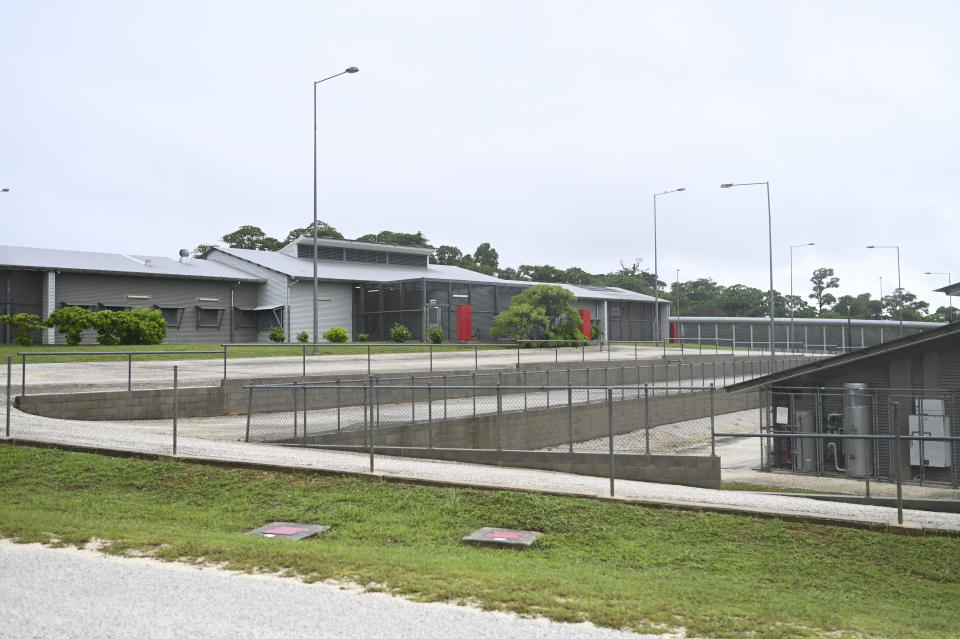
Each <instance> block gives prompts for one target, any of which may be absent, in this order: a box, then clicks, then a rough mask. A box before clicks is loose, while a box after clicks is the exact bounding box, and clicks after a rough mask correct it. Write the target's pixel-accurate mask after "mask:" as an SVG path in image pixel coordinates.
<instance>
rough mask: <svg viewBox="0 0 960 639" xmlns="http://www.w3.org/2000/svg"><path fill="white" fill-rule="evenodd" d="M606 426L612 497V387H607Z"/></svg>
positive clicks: (611, 494)
mask: <svg viewBox="0 0 960 639" xmlns="http://www.w3.org/2000/svg"><path fill="white" fill-rule="evenodd" d="M607 426H608V429H609V431H610V432H609V439H610V496H611V497H613V477H614V470H615V469H614V463H613V389H612V388H607Z"/></svg>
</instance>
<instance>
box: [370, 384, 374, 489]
mask: <svg viewBox="0 0 960 639" xmlns="http://www.w3.org/2000/svg"><path fill="white" fill-rule="evenodd" d="M373 438H374V434H373V377H371V378H370V440H369V441H370V472H371V473H372V472H373Z"/></svg>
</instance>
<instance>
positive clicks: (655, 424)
mask: <svg viewBox="0 0 960 639" xmlns="http://www.w3.org/2000/svg"><path fill="white" fill-rule="evenodd" d="M573 372H574V373H579V375H577V377H579V378H581V379H582V378H583V377H585V376H586V374H587V372H588V371H587V370H586V369H584V370H581V371H573ZM593 372H594V374H596V373H597V372H602V373H603V374H604V376H606V377H607V378H608V380H609V381H611V382H613V381H614V380H612V379H610V378H611V377H613V374H614V372H616V373H619V374H622V375H624V377H625V381H627V382H629V381H630V380H629V379H626V378H628V377H629V376H628V375H627V369H625V368H623V369H619V370H615V371H614V370H611V369H601V371H593ZM636 372H637V371H636V369H634V370H633V371H632V373H636ZM518 376H519V377H521V378H522V377H526V378H527V379H526V381H527V383H526V384H523V385H514V384H510V383H500V380H502V379H503V377H514V378H516V377H518ZM454 377H456V378H458V380H462V378H463V377H462V376H445V379H444V380H443V381H444V383H442V384H441V383H438V382H439V381H440V379H439V378H429V377H420V378H417V377H411V378H393V379H383V378H370V379H368V380H366V381H363V382H361V381H360V380H354V381H348V382H338V383H289V384H251V385H248V386H245V387H244V388H245V389H246V391H247V393H248V401H247V403H248V408H247V424H246V430H245V434H244V438H245V440H246V441H259V442H275V443H285V444H296V445H312V446H325V447H332V448H341V449H350V448H361V449H362V448H366V447H368V446H369V445H370V443H371V438H375V439H376V441H377V442H378V445H380V446H393V447H414V448H452V449H475V450H498V451H500V450H523V451H547V452H549V451H558V452H570V453H575V452H584V453H590V452H594V453H595V452H604V451H606V450H613V451H615V452H616V453H635V454H647V455H650V454H653V455H657V454H691V455H711V454H712V452H713V450H712V448H711V436H710V435H711V423H712V415H713V413H714V411H716V410H718V409H719V410H725V411H729V410H731V408H732V409H735V410H742V409H743V408H744V407H745V406H746V405H749V404H750V403H751V402H749V401H747V402H746V403H745V402H744V398H743V397H740V398H737V400H736V401H735V405H733V406H731V405H730V401H729V399H728V398H724V397H721V399H722V400H723V405H722V406H717V405H716V402H715V400H716V399H717V396H716V394H715V392H714V388H715V387H714V386H712V385H703V384H702V383H701V380H689V381H690V382H691V383H688V384H687V385H685V386H678V385H669V384H664V383H662V382H661V383H653V384H651V383H650V382H642V383H627V384H618V385H591V386H587V385H581V384H574V383H570V384H568V385H565V386H561V385H552V386H551V385H545V384H537V383H536V382H537V381H541V380H543V379H544V378H545V375H544V376H540V374H536V377H538V379H534V378H535V375H534V374H524V373H519V374H518V375H507V376H504V375H497V376H492V379H490V376H486V377H488V379H486V380H483V379H481V380H479V381H486V382H488V383H486V384H482V383H467V384H465V383H463V382H462V381H458V380H454V381H453V382H451V378H454ZM470 377H485V376H482V375H477V376H470ZM468 379H469V378H468ZM753 404H755V402H753ZM614 406H616V409H615V410H614V409H613V407H614ZM607 408H610V409H611V410H614V413H612V414H611V415H612V416H611V415H608V414H607ZM611 419H612V421H610V420H611ZM611 436H612V437H613V439H612V440H610V437H611Z"/></svg>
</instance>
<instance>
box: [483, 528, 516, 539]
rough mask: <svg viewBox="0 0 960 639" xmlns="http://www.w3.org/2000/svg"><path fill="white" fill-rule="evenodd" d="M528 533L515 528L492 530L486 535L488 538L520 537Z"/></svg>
mask: <svg viewBox="0 0 960 639" xmlns="http://www.w3.org/2000/svg"><path fill="white" fill-rule="evenodd" d="M525 534H526V533H522V532H517V531H515V530H491V531H490V532H488V533H487V534H486V535H484V537H486V538H487V539H520V538H521V537H523V536H524V535H525Z"/></svg>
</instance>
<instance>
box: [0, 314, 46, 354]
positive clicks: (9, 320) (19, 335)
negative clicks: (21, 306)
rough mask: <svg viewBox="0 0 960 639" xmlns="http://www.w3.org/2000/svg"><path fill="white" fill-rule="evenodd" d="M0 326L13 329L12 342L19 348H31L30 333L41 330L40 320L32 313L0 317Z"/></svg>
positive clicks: (31, 338)
mask: <svg viewBox="0 0 960 639" xmlns="http://www.w3.org/2000/svg"><path fill="white" fill-rule="evenodd" d="M0 324H9V325H10V326H12V327H13V329H14V330H13V342H14V343H15V344H19V345H20V346H33V335H31V333H33V332H34V331H39V330H40V329H41V328H43V323H41V322H40V318H39V317H37V316H36V315H34V314H32V313H17V314H16V315H0Z"/></svg>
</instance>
